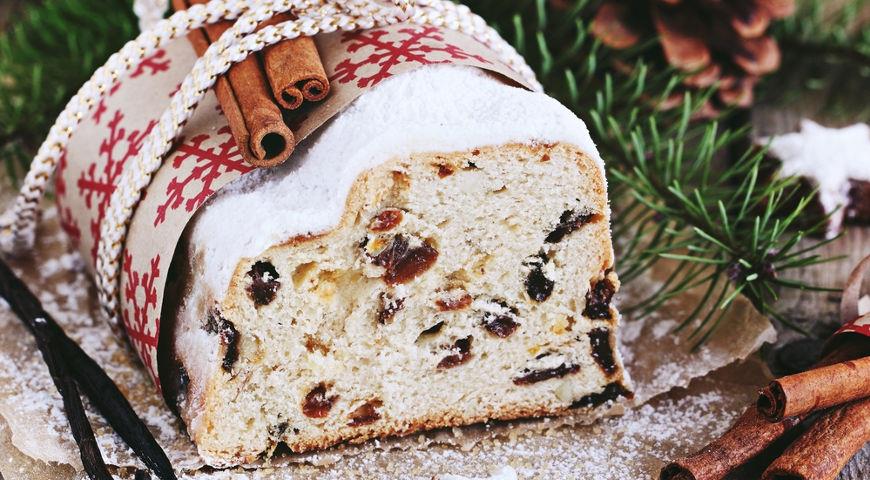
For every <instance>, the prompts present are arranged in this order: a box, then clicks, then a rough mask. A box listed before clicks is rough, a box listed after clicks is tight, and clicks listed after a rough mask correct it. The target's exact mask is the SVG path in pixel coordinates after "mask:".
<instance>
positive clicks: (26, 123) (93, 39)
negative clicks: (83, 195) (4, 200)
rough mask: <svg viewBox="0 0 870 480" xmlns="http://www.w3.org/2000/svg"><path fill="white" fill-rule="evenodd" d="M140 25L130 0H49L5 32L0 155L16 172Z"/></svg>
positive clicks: (1, 37)
mask: <svg viewBox="0 0 870 480" xmlns="http://www.w3.org/2000/svg"><path fill="white" fill-rule="evenodd" d="M136 31H137V27H136V19H135V16H134V15H133V13H132V2H131V1H130V0H45V1H43V2H34V3H33V4H31V5H29V6H27V7H25V8H23V11H22V12H20V13H15V18H13V19H11V21H10V22H9V24H8V30H7V31H5V32H3V33H2V34H0V161H3V163H4V164H5V168H6V170H7V173H9V174H10V175H11V176H12V178H13V179H15V178H18V174H19V172H21V171H22V170H23V169H24V168H26V165H27V164H28V163H29V158H30V157H31V156H32V153H33V149H34V148H36V147H37V146H38V144H39V142H40V141H42V139H43V138H44V137H45V135H46V133H47V131H48V128H49V127H50V126H51V124H52V123H53V122H54V119H55V118H56V117H57V115H58V114H59V113H60V111H61V109H63V107H64V105H65V104H66V102H67V101H68V100H69V98H70V97H71V96H72V95H73V94H74V93H75V92H76V90H78V88H79V87H80V86H81V85H82V84H83V83H84V82H85V81H86V80H87V79H88V78H89V77H90V76H91V74H92V73H93V71H94V70H95V69H96V68H97V67H99V66H100V65H102V64H103V63H105V61H106V60H107V59H108V58H109V56H110V55H111V54H112V53H114V52H115V51H117V50H118V49H119V48H121V46H123V44H124V42H126V41H127V40H128V39H130V38H132V37H133V36H134V35H135V34H136Z"/></svg>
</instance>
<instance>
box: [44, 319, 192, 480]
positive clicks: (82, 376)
mask: <svg viewBox="0 0 870 480" xmlns="http://www.w3.org/2000/svg"><path fill="white" fill-rule="evenodd" d="M54 327H55V328H57V329H58V330H60V327H59V326H57V325H54ZM61 333H63V332H62V331H61ZM63 338H64V340H65V341H63V342H62V347H63V350H64V354H65V357H66V359H67V360H68V361H69V362H70V363H71V365H72V368H73V371H74V372H75V375H76V380H77V381H78V383H79V386H80V387H81V389H82V390H83V391H84V393H85V395H87V396H88V398H89V399H90V400H91V403H93V404H94V406H95V407H96V408H97V410H98V411H99V412H100V414H101V415H102V416H103V417H104V418H105V419H106V420H107V421H108V422H109V425H111V426H112V428H113V429H114V430H115V432H116V433H117V434H118V436H120V437H121V439H123V440H124V442H125V443H126V444H127V445H128V446H129V447H130V448H131V449H133V452H135V453H136V456H138V457H139V458H140V459H141V460H142V462H143V463H145V465H147V466H148V467H149V468H150V469H151V470H152V471H154V473H155V474H156V475H157V478H159V479H161V480H175V478H176V477H175V472H174V471H173V470H172V464H171V463H170V462H169V459H168V458H167V457H166V453H165V452H164V451H163V449H162V448H160V445H158V444H157V441H156V440H155V439H154V436H153V435H151V431H150V430H148V427H146V426H145V423H144V422H143V421H142V420H141V419H140V418H139V416H138V415H136V412H135V411H134V410H133V407H132V406H131V405H130V402H128V401H127V399H126V398H125V397H124V394H122V393H121V391H120V390H118V386H117V385H115V382H113V381H112V379H111V378H109V376H108V375H107V374H106V372H105V371H104V370H103V369H102V368H100V366H99V365H97V362H95V361H94V360H93V359H92V358H91V357H89V356H88V354H87V353H85V352H84V351H83V350H82V349H81V347H79V345H78V344H77V343H75V342H74V341H72V339H70V338H69V337H67V336H66V335H65V334H64V335H63Z"/></svg>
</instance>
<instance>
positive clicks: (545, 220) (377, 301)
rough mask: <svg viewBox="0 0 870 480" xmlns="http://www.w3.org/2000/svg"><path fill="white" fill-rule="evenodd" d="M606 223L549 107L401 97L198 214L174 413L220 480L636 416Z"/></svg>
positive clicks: (516, 94) (485, 87)
mask: <svg viewBox="0 0 870 480" xmlns="http://www.w3.org/2000/svg"><path fill="white" fill-rule="evenodd" d="M609 215H610V213H609V208H608V203H607V197H606V185H605V178H604V172H603V166H602V163H601V160H600V159H599V157H598V154H597V152H596V150H595V146H594V145H593V143H592V142H591V140H590V138H589V135H588V133H587V130H586V128H585V126H584V125H583V123H582V122H581V121H580V120H579V119H578V118H577V117H576V116H575V115H573V114H572V113H571V112H570V111H569V110H568V109H566V108H565V107H563V106H562V105H560V104H559V103H558V102H556V101H555V100H553V99H551V98H549V97H547V96H546V95H543V94H539V93H532V92H528V91H526V90H521V89H518V88H514V87H511V86H507V85H505V84H503V83H502V82H500V81H498V80H496V79H494V78H492V77H490V76H488V75H487V74H484V73H482V72H480V71H478V70H475V69H471V68H465V67H456V66H433V67H426V68H422V69H419V70H416V71H414V72H411V73H407V74H403V75H399V76H397V77H394V78H391V79H389V80H387V81H385V82H383V83H382V84H381V85H379V86H377V87H375V88H373V89H371V90H370V91H368V92H366V93H365V94H363V96H362V97H360V98H359V99H357V100H356V101H355V102H354V103H353V104H352V105H351V106H350V107H349V108H348V109H347V110H346V111H345V112H343V113H342V114H341V115H339V116H338V117H336V118H335V119H333V121H331V122H330V124H328V125H327V126H326V127H324V128H323V129H322V131H321V133H320V134H319V135H318V137H317V138H314V139H310V141H309V142H308V146H300V149H299V151H298V152H297V154H296V155H295V157H294V158H292V159H291V160H290V161H288V162H287V164H285V165H284V166H282V167H279V168H277V169H273V170H260V171H257V172H254V173H252V174H251V175H248V176H247V177H244V178H242V179H240V181H239V182H237V183H236V184H234V185H231V186H228V187H227V188H226V189H225V190H223V191H222V192H220V193H219V194H217V195H216V196H215V198H214V199H213V200H212V201H210V202H209V203H208V204H207V205H206V207H204V209H202V210H201V211H200V212H199V213H198V214H197V217H196V218H195V219H194V221H193V223H192V224H191V226H190V227H189V228H188V232H187V234H186V240H185V242H186V243H185V244H184V245H186V247H183V249H185V250H186V251H184V252H181V253H183V255H177V262H180V263H177V264H176V267H177V268H176V270H177V271H180V272H185V274H184V275H182V276H181V277H180V278H181V280H180V283H179V285H178V287H177V288H176V289H175V290H176V291H177V292H178V293H179V294H180V297H181V298H180V300H179V301H178V307H177V311H176V312H175V313H174V314H172V315H168V319H167V323H168V324H169V327H168V328H167V326H166V325H164V329H163V330H164V332H169V333H166V334H168V335H170V336H171V340H170V343H171V344H172V348H171V356H170V358H169V360H168V361H165V362H163V363H164V364H165V365H168V366H164V368H165V369H166V370H169V372H168V373H167V372H164V373H161V376H164V375H166V376H169V375H174V377H175V379H176V381H175V382H167V383H168V384H169V385H168V386H167V387H166V390H167V394H168V397H169V398H170V399H171V401H172V402H176V403H177V406H178V409H179V411H180V414H181V416H182V418H183V419H184V421H185V423H186V424H187V427H188V432H189V434H190V436H191V437H192V439H193V440H194V442H195V443H196V445H197V447H198V449H199V451H200V453H201V454H202V455H203V457H204V458H205V459H206V460H207V461H209V462H210V463H212V464H214V465H229V464H234V463H244V462H250V461H253V460H255V459H257V458H258V457H260V456H264V455H269V454H271V453H272V452H273V451H274V449H275V447H276V445H278V444H280V443H284V444H286V445H287V446H288V447H289V449H290V450H292V451H295V452H302V451H309V450H313V449H321V448H325V447H329V446H331V445H335V444H336V443H339V442H342V441H352V442H359V441H363V440H366V439H370V438H373V437H381V436H387V435H394V434H398V435H401V434H408V433H410V432H414V431H418V430H421V429H429V428H436V427H446V426H455V425H466V424H471V423H475V422H482V421H485V420H488V419H512V418H518V417H528V416H542V415H561V414H566V413H569V412H574V411H578V410H581V411H582V410H583V409H591V408H594V407H597V406H599V405H601V404H602V403H605V402H607V401H609V400H614V399H616V398H617V397H619V396H630V393H629V390H628V387H627V385H628V381H627V378H626V375H625V374H624V372H623V368H622V363H621V360H620V356H619V353H618V351H617V350H616V339H615V333H616V328H617V324H618V320H619V316H618V313H617V312H616V311H615V310H614V308H613V307H612V306H611V304H610V302H611V298H612V297H613V295H614V293H615V292H616V291H617V289H618V288H619V281H618V279H617V276H616V274H615V273H614V271H613V265H614V259H613V250H612V247H611V240H610V232H609ZM173 372H174V373H173ZM163 378H167V377H163Z"/></svg>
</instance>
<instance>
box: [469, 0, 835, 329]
mask: <svg viewBox="0 0 870 480" xmlns="http://www.w3.org/2000/svg"><path fill="white" fill-rule="evenodd" d="M468 3H469V6H470V7H471V8H472V10H474V11H476V12H477V13H480V14H481V15H483V16H484V18H486V19H487V20H488V21H489V22H490V23H492V24H494V25H495V26H496V28H497V30H499V31H500V33H502V35H503V36H505V38H506V39H508V40H509V41H511V42H512V43H513V44H514V46H515V47H516V48H517V49H518V50H519V51H520V52H522V53H523V54H524V55H525V56H526V58H527V60H529V62H530V64H531V65H532V66H533V68H535V70H536V71H537V73H538V75H539V79H540V80H541V82H542V83H543V84H544V86H545V88H546V90H547V92H548V93H550V94H551V95H553V96H554V97H556V98H557V99H559V100H560V101H562V102H563V103H565V104H566V105H568V106H569V107H570V108H572V110H574V112H576V113H577V114H578V116H580V117H581V118H583V119H584V120H586V122H587V125H588V126H589V128H590V130H591V133H592V137H593V138H594V139H595V141H596V143H597V144H598V146H599V149H600V151H601V154H602V157H604V158H605V161H606V162H607V164H608V181H609V184H610V190H611V192H610V193H611V202H612V204H613V208H614V214H613V221H614V225H613V230H614V236H615V239H616V242H615V243H616V248H617V255H618V259H619V265H620V267H619V271H620V278H621V279H622V280H623V282H632V281H634V280H636V279H638V278H640V277H643V276H645V275H648V274H649V273H650V270H651V269H652V268H653V267H654V266H656V265H657V264H658V263H659V262H660V261H661V260H662V259H667V260H668V261H670V262H673V263H674V264H675V267H673V270H672V272H671V273H670V274H669V275H668V277H667V278H666V279H665V280H664V282H663V283H662V284H661V285H660V286H659V287H658V288H657V289H656V290H655V291H654V292H652V293H651V294H650V295H649V296H648V297H646V298H642V299H639V300H637V301H635V302H634V303H633V304H632V305H628V306H627V307H626V308H624V310H625V311H629V312H632V313H634V314H635V315H634V317H642V316H644V315H647V314H649V313H651V312H653V311H655V310H656V309H657V308H659V307H660V306H661V305H663V304H664V303H665V302H667V301H668V300H669V299H671V298H674V297H676V296H679V295H682V294H684V293H686V292H687V291H689V290H693V289H701V290H702V291H705V293H704V295H703V299H702V301H700V302H699V304H697V305H696V306H695V308H694V309H693V311H692V312H690V313H689V315H687V317H686V318H684V319H683V321H682V322H681V324H680V327H679V328H678V329H684V328H687V327H688V326H690V325H691V328H692V329H693V333H692V337H693V338H694V339H695V340H696V341H697V342H698V344H700V343H702V342H703V341H704V340H706V339H707V338H708V337H709V335H711V334H712V333H713V332H714V331H715V330H716V328H717V327H719V326H720V324H721V322H722V320H723V319H724V318H726V317H725V312H726V311H727V310H728V309H729V307H730V306H731V305H733V302H734V300H735V299H736V298H737V297H739V296H743V297H745V298H747V299H748V300H749V301H750V302H751V303H752V305H753V306H754V307H755V308H756V309H757V310H758V311H759V312H761V313H763V314H766V315H770V316H772V317H774V318H778V315H776V313H775V303H776V300H777V298H778V293H777V292H778V291H779V290H780V289H782V288H798V289H808V288H811V287H810V286H808V285H804V284H799V283H790V282H787V281H785V280H783V279H782V278H781V277H780V274H781V273H782V271H784V270H788V269H792V268H800V267H802V266H806V265H808V264H811V263H815V262H820V261H825V260H826V259H820V258H818V257H815V256H813V255H812V252H813V251H814V250H815V248H817V247H818V246H819V245H820V244H821V243H820V242H816V243H815V244H814V245H811V246H810V247H803V250H798V248H801V247H798V245H799V244H800V245H802V246H803V245H805V244H804V243H800V240H802V239H804V238H805V237H806V236H807V233H808V232H807V231H802V230H801V229H800V225H799V224H798V220H799V219H800V218H801V213H802V212H803V211H804V210H805V208H806V206H807V204H808V200H806V199H802V198H798V193H799V192H798V185H797V182H796V181H795V180H794V179H778V180H772V179H769V178H766V175H764V174H763V168H762V167H764V164H763V162H762V160H763V155H762V152H761V151H759V150H758V149H755V148H752V147H751V143H750V138H749V128H748V120H747V118H745V117H746V116H745V115H738V114H736V113H735V112H726V113H725V114H723V116H722V117H721V118H720V119H719V121H718V122H717V121H708V122H704V121H697V120H695V119H694V117H693V116H694V114H695V113H696V112H697V111H698V110H699V109H700V107H701V105H703V103H704V102H705V100H706V99H707V98H708V97H709V96H710V95H711V94H712V91H708V92H704V93H702V94H700V95H695V96H692V95H688V94H686V96H685V98H684V101H683V102H682V108H677V109H673V110H664V111H663V110H659V109H657V108H656V105H658V104H660V102H662V101H664V100H665V99H668V98H669V97H670V96H671V95H672V94H673V92H674V91H675V89H676V87H677V86H678V85H679V84H680V81H681V79H682V77H681V74H680V73H679V72H676V71H674V70H673V69H670V68H668V67H667V66H666V65H664V63H663V62H660V61H658V59H660V57H661V55H660V52H658V50H657V49H658V48H659V47H658V46H657V45H656V42H654V41H650V42H646V43H642V44H640V45H638V46H635V47H633V48H631V49H628V50H625V51H613V50H610V49H607V48H606V47H604V46H603V45H601V44H600V42H598V41H597V40H595V39H594V38H592V37H591V36H590V35H589V32H588V23H587V22H588V19H590V18H591V8H593V7H594V3H595V2H591V1H588V0H578V1H576V2H575V3H573V4H572V6H571V7H570V8H569V10H562V11H555V10H554V9H552V8H551V7H550V3H549V2H547V1H546V0H537V1H529V0H526V1H522V2H519V4H518V5H517V7H516V8H515V9H510V10H508V9H505V8H504V7H503V4H502V3H501V2H497V1H494V0H476V1H471V2H468ZM722 124H725V125H729V126H731V125H732V124H733V125H734V126H731V128H724V127H722ZM735 126H736V128H735ZM781 320H783V322H784V323H785V322H786V321H785V319H781Z"/></svg>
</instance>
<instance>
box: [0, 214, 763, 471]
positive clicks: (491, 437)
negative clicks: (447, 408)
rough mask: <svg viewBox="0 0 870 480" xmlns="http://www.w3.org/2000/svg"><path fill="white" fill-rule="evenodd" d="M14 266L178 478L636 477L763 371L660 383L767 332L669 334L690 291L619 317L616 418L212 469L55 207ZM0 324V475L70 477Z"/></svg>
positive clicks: (64, 450)
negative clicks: (107, 309) (622, 387)
mask: <svg viewBox="0 0 870 480" xmlns="http://www.w3.org/2000/svg"><path fill="white" fill-rule="evenodd" d="M13 268H15V270H16V271H17V272H18V273H19V274H20V275H22V276H23V277H24V279H25V281H26V282H27V283H28V285H30V286H31V288H32V289H33V290H34V291H36V292H38V296H39V297H40V299H41V301H42V302H43V303H44V306H45V308H46V309H47V310H48V311H49V312H50V313H52V315H54V316H55V318H56V319H57V321H58V322H59V323H61V325H62V326H63V327H64V328H65V329H66V331H67V333H68V334H69V335H70V336H71V337H73V338H74V339H75V340H77V341H78V342H80V343H81V344H82V346H83V348H84V349H85V350H86V351H87V352H88V353H89V354H90V355H92V356H93V357H94V358H95V359H96V360H97V361H98V362H99V363H100V364H101V365H102V366H103V368H105V369H106V371H107V372H108V373H109V375H110V376H111V377H112V378H113V379H114V380H115V381H116V383H117V384H118V385H119V387H120V388H121V390H122V391H123V392H124V393H125V395H126V396H127V397H128V399H129V400H130V401H131V403H132V404H133V406H134V408H135V409H136V411H137V412H139V414H140V416H142V417H143V418H144V419H145V422H146V423H147V424H148V425H149V427H150V428H151V430H152V432H153V433H154V434H155V436H156V437H157V439H158V441H159V442H160V444H161V445H162V446H163V447H164V448H165V449H166V451H167V454H168V455H169V457H170V459H171V461H172V462H173V465H174V466H175V467H176V468H177V469H179V470H183V471H184V472H185V478H196V479H203V478H215V479H224V478H263V479H280V478H327V479H328V478H396V477H401V478H420V479H427V478H433V476H436V475H438V474H443V473H452V474H459V475H464V476H469V477H475V476H478V477H479V476H486V475H487V474H488V472H490V471H492V470H494V469H497V468H499V467H504V466H508V465H509V466H511V467H512V468H514V469H516V471H517V472H518V474H519V476H520V478H589V477H593V476H594V477H595V478H601V479H607V478H613V479H617V478H619V479H624V478H644V477H648V476H651V475H652V474H653V473H654V472H655V471H657V469H658V468H660V466H661V461H662V459H665V458H668V457H672V456H675V455H680V454H683V453H686V452H688V451H690V450H694V449H695V448H697V447H699V446H701V445H702V444H704V443H706V442H707V441H709V439H711V438H713V437H714V436H715V435H718V434H720V433H722V432H723V431H724V429H725V428H727V426H728V424H729V423H730V421H731V420H732V419H733V418H734V417H735V416H736V415H737V414H738V413H740V412H741V411H742V409H743V408H745V405H746V404H747V402H748V401H749V399H750V397H751V394H752V390H753V388H754V387H755V386H757V385H758V384H761V383H763V377H761V376H759V375H762V374H761V373H760V372H762V368H761V367H760V365H758V364H749V365H743V366H741V367H739V368H738V369H737V370H734V369H730V370H729V369H726V370H724V371H721V372H717V373H716V374H715V375H712V376H709V377H707V378H702V379H699V380H697V381H695V382H694V383H692V384H691V386H690V388H689V389H688V390H684V389H676V390H675V391H673V392H672V393H670V394H665V392H668V391H671V390H672V389H674V388H675V387H687V386H689V384H690V382H691V380H692V379H693V378H698V377H704V376H705V375H707V374H708V373H709V372H711V371H713V370H716V369H719V368H720V367H723V366H725V365H728V364H730V363H732V362H734V361H735V360H737V359H742V358H746V357H747V356H749V355H750V354H751V353H752V352H753V351H754V350H756V349H757V348H758V347H759V346H760V345H761V343H763V342H766V341H773V340H774V338H775V332H774V330H773V328H772V326H771V325H770V323H769V322H768V321H767V320H766V319H765V318H763V317H761V316H759V315H757V314H756V313H755V312H754V310H753V309H752V308H751V307H750V306H749V305H748V304H747V303H745V302H742V301H738V303H737V305H736V306H735V308H734V309H733V310H732V311H731V313H730V314H729V317H728V318H726V319H725V320H724V323H723V324H725V325H727V328H722V329H720V331H719V333H718V334H717V335H715V336H714V337H713V338H712V340H711V341H710V342H709V343H707V344H706V345H705V346H704V347H703V348H702V349H701V350H700V351H698V352H689V345H690V344H689V342H686V341H685V340H684V339H682V338H680V337H677V336H674V335H673V334H672V329H673V327H674V326H675V325H676V319H679V318H681V314H684V313H685V312H686V311H687V310H688V309H687V308H686V307H687V306H689V305H692V299H691V298H690V296H687V297H685V298H683V299H682V300H681V301H680V302H677V303H675V304H672V305H669V306H667V308H665V309H663V310H661V311H660V312H659V313H658V314H656V315H655V316H654V317H648V318H647V319H646V320H645V321H643V322H637V321H631V320H624V323H623V330H622V335H623V344H624V345H623V347H622V351H623V353H624V355H625V358H626V363H627V368H628V369H629V372H630V373H631V375H632V377H633V379H634V382H635V388H636V391H637V400H638V403H641V404H643V403H644V402H647V401H648V400H649V399H651V398H653V397H656V396H658V398H655V399H654V400H653V401H652V402H650V403H646V404H644V405H642V406H639V407H636V408H634V409H630V410H628V411H627V412H626V413H625V415H624V416H622V417H611V418H606V419H603V420H600V421H598V422H595V423H592V424H590V419H589V418H580V417H575V418H566V419H543V420H526V421H519V422H507V423H499V424H493V425H482V426H472V427H466V428H458V429H450V430H442V431H437V432H430V433H426V434H421V435H415V436H412V437H406V438H401V439H388V440H385V441H376V442H369V443H367V444H365V445H362V446H355V447H342V448H335V449H331V450H327V451H325V452H321V453H315V454H308V455H299V456H292V455H287V456H284V457H282V458H278V459H276V460H275V461H274V462H273V466H272V467H268V468H260V469H259V470H256V471H249V472H244V471H243V470H236V471H232V472H212V471H208V470H206V469H203V468H202V463H201V461H200V459H199V458H198V456H197V455H196V453H195V448H194V447H193V445H192V444H191V443H190V441H189V439H188V437H187V436H186V434H185V433H184V432H183V431H182V428H181V424H180V422H178V420H177V419H175V418H174V417H173V416H172V414H171V413H170V412H169V410H168V409H167V408H166V407H165V405H164V404H163V402H162V400H161V399H160V398H159V397H158V395H157V394H156V392H155V391H154V389H153V386H152V384H151V382H149V381H148V380H147V375H148V374H147V373H146V371H145V369H144V368H143V367H142V366H141V364H140V363H139V361H138V359H137V358H136V356H135V354H134V353H133V352H132V350H131V349H130V348H129V347H128V346H127V345H126V344H125V343H124V342H123V341H121V340H119V339H118V338H116V337H114V336H113V335H112V334H111V332H110V330H109V329H108V328H107V327H106V325H105V324H104V323H102V321H101V320H99V318H98V316H97V305H96V301H95V294H94V290H93V286H92V285H91V283H90V281H89V280H88V277H87V274H86V273H85V267H84V263H83V261H82V260H81V257H80V256H79V254H78V253H72V250H71V249H70V247H69V245H68V244H67V241H66V239H65V236H64V235H63V234H62V233H60V231H59V229H58V218H57V214H56V211H55V210H54V209H50V210H49V211H48V212H46V215H45V218H44V220H43V225H42V227H41V233H40V235H39V240H38V245H37V247H36V250H35V252H34V255H32V258H30V259H24V260H21V261H18V262H14V263H13ZM663 269H664V270H666V269H667V266H666V265H665V266H664V267H663ZM659 273H666V272H664V271H662V272H659ZM652 287H654V284H653V283H651V282H647V283H637V282H634V285H633V288H632V290H634V291H628V290H624V291H623V292H622V295H625V296H628V295H632V296H635V295H639V294H640V293H639V291H638V290H645V289H648V288H652ZM0 331H2V332H3V335H2V338H0V417H2V419H3V420H4V421H5V424H6V425H0V472H2V474H3V475H4V478H6V479H7V480H12V479H16V480H17V479H23V480H28V479H41V480H42V479H47V480H53V479H69V478H81V475H82V474H81V473H78V474H73V473H71V472H73V471H74V470H75V469H79V468H80V461H79V459H78V451H77V449H76V447H75V444H74V443H73V440H72V438H71V436H70V434H69V433H68V426H67V423H66V419H65V417H64V415H63V407H62V403H61V401H60V397H59V395H58V393H57V391H56V390H55V388H54V386H53V384H52V382H51V380H50V377H49V376H48V371H47V369H46V368H45V366H44V364H43V363H42V360H41V358H40V356H39V354H38V352H37V351H36V348H35V346H34V344H33V341H32V339H31V337H30V336H29V334H28V333H27V331H26V330H25V329H24V327H23V326H22V325H21V323H20V321H19V320H18V319H17V318H16V317H15V316H14V315H13V314H12V313H11V312H9V310H8V308H7V307H5V306H2V307H0ZM662 394H664V395H662ZM91 418H92V420H93V424H94V429H95V432H96V434H97V437H98V442H99V444H100V446H101V449H102V451H103V454H104V457H105V458H106V461H107V463H108V464H110V465H112V466H114V467H117V468H118V470H117V472H118V473H119V475H120V476H122V477H123V478H127V477H130V476H131V475H132V469H133V468H136V467H137V466H140V465H139V463H138V461H137V460H135V458H134V457H133V456H132V455H131V454H130V452H129V451H128V450H127V449H126V447H124V446H123V444H122V443H121V442H120V439H118V437H116V436H115V435H114V433H112V432H111V431H110V430H109V429H108V428H107V427H106V425H105V423H104V422H103V421H102V420H101V419H100V418H99V417H98V416H97V415H96V414H95V413H92V414H91ZM7 428H8V430H7ZM7 432H8V435H7ZM45 462H50V463H45ZM261 467H262V466H261ZM240 472H243V473H240ZM71 475H73V476H71Z"/></svg>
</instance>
